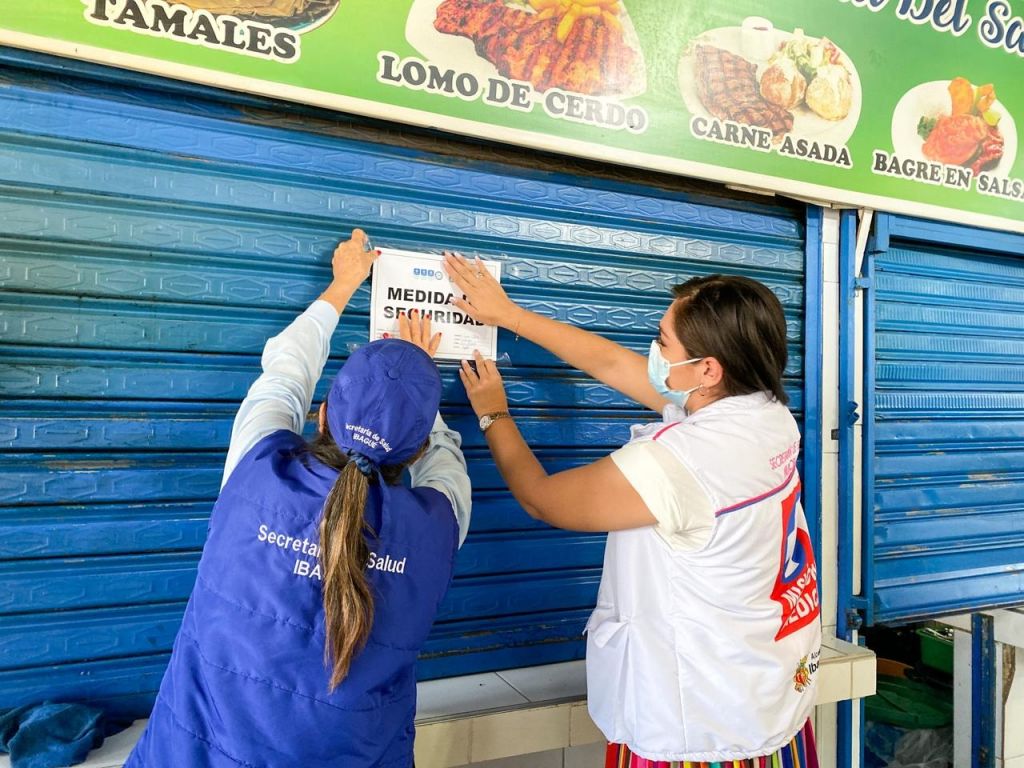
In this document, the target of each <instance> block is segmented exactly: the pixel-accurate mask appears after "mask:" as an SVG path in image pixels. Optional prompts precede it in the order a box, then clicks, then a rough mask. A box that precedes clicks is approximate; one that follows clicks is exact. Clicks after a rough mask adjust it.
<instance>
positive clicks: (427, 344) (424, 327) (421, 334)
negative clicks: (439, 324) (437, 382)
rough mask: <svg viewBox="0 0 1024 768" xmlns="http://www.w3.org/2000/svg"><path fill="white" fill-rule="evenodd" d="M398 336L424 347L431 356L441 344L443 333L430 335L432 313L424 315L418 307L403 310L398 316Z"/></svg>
mask: <svg viewBox="0 0 1024 768" xmlns="http://www.w3.org/2000/svg"><path fill="white" fill-rule="evenodd" d="M398 337H399V338H400V339H401V340H402V341H408V342H409V343H410V344H415V345H416V346H417V347H419V348H420V349H422V350H423V351H424V352H426V353H427V354H428V355H430V357H431V358H433V357H434V355H435V354H437V348H438V347H439V346H441V334H440V332H438V333H435V334H434V335H433V336H431V335H430V315H423V314H421V313H420V311H419V310H418V309H414V310H412V312H403V313H402V314H400V315H399V316H398Z"/></svg>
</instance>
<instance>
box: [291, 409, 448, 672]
mask: <svg viewBox="0 0 1024 768" xmlns="http://www.w3.org/2000/svg"><path fill="white" fill-rule="evenodd" d="M428 444H429V440H428V441H427V443H424V444H423V448H421V449H420V452H419V453H417V454H416V455H415V456H413V457H412V458H410V459H408V460H406V461H404V462H403V463H401V464H392V465H385V466H382V467H381V468H380V474H379V475H376V474H374V475H370V476H367V475H364V474H363V473H362V472H361V471H360V470H359V467H358V466H356V462H355V461H354V460H352V459H350V458H349V457H348V456H346V455H345V454H344V453H342V451H341V449H340V448H339V447H338V444H337V443H335V442H334V438H332V437H331V433H330V430H329V429H328V427H327V425H326V423H325V424H324V425H323V429H322V431H321V432H320V434H319V435H317V436H316V437H315V438H314V439H313V441H312V442H310V444H309V455H310V456H311V457H312V458H314V459H316V460H317V461H319V462H320V463H322V464H325V465H327V466H328V467H333V468H334V469H337V470H338V479H337V480H335V481H334V486H333V487H332V488H331V492H330V493H329V494H327V499H326V501H325V502H324V510H323V515H322V517H321V518H320V572H321V573H322V574H323V581H322V582H321V592H322V595H323V605H324V630H325V635H326V640H325V642H324V664H325V665H326V666H327V667H328V668H329V669H330V670H331V678H330V683H329V685H328V690H329V691H333V690H334V689H335V688H337V687H338V686H339V685H341V683H342V681H343V680H344V679H345V677H346V676H348V672H349V668H350V667H351V666H352V659H353V658H355V656H356V654H358V653H359V652H360V651H361V650H362V649H363V646H364V645H366V640H367V638H368V637H369V636H370V630H371V629H372V628H373V590H372V589H371V588H370V582H369V579H367V578H366V564H367V562H368V561H369V559H370V548H369V546H367V544H366V539H367V537H370V538H376V536H377V532H376V531H374V530H373V528H372V527H371V526H370V525H369V524H368V523H367V522H366V500H367V498H368V497H369V494H370V485H371V484H374V483H377V482H384V483H387V484H388V485H395V484H396V483H398V482H399V481H400V480H401V477H402V472H403V471H404V470H405V468H406V467H407V466H408V465H409V464H412V463H413V462H414V461H416V459H418V458H419V457H420V456H421V455H422V453H423V451H424V450H425V449H426V447H427V445H428ZM378 478H379V479H378Z"/></svg>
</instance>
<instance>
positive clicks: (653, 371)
mask: <svg viewBox="0 0 1024 768" xmlns="http://www.w3.org/2000/svg"><path fill="white" fill-rule="evenodd" d="M703 359H704V358H703V357H693V358H690V359H689V360H683V361H682V362H679V363H670V362H669V361H668V360H666V359H665V356H664V355H663V354H662V353H661V347H659V346H658V340H657V339H655V340H654V341H652V342H651V351H650V353H648V355H647V378H648V380H649V381H650V382H651V386H652V387H654V390H655V391H656V392H657V393H658V394H659V395H661V396H662V397H664V398H665V399H666V400H668V401H669V402H671V403H674V404H675V405H678V406H679V407H680V408H685V407H686V401H687V400H689V399H690V393H691V392H696V391H697V390H698V389H700V385H699V384H698V385H697V386H696V387H692V388H691V389H669V386H668V375H669V373H670V372H671V370H672V369H673V368H675V367H676V366H677V365H691V364H693V363H699V362H700V361H701V360H703Z"/></svg>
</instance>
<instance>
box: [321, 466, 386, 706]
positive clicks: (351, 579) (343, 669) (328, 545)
mask: <svg viewBox="0 0 1024 768" xmlns="http://www.w3.org/2000/svg"><path fill="white" fill-rule="evenodd" d="M369 491H370V481H369V478H368V477H367V476H366V475H364V474H363V473H362V472H360V471H359V469H358V467H356V464H355V462H354V461H349V462H347V463H346V464H345V466H343V467H342V468H341V471H340V472H339V473H338V479H337V480H336V481H335V483H334V487H333V488H331V492H330V493H329V494H328V496H327V501H326V503H325V504H324V512H323V517H322V518H321V520H320V562H321V564H322V572H323V583H322V591H323V601H324V627H325V630H326V636H327V640H326V642H325V643H324V663H325V664H327V665H328V666H329V667H330V668H331V680H330V685H329V690H332V691H333V690H334V689H335V688H337V687H338V685H339V684H340V683H341V681H342V680H344V679H345V677H346V676H347V675H348V670H349V667H350V666H351V664H352V658H353V657H354V656H355V655H356V654H357V653H359V651H361V650H362V648H363V646H364V645H365V644H366V639H367V637H369V635H370V629H371V627H372V626H373V592H372V591H371V590H370V584H369V582H368V581H367V578H366V563H367V560H368V559H369V557H370V549H369V547H368V546H367V544H366V534H367V533H369V534H370V535H375V534H374V531H373V530H372V529H371V528H370V526H369V525H367V523H366V518H365V514H364V513H365V510H366V498H367V496H368V495H369Z"/></svg>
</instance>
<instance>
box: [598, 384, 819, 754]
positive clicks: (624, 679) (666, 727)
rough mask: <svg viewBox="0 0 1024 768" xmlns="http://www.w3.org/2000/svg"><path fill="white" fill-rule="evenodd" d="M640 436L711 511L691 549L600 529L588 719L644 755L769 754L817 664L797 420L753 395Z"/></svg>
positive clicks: (649, 534) (644, 531) (789, 730)
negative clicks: (710, 525)
mask: <svg viewBox="0 0 1024 768" xmlns="http://www.w3.org/2000/svg"><path fill="white" fill-rule="evenodd" d="M673 412H674V413H673ZM673 415H676V416H682V415H683V414H682V412H681V411H680V410H679V409H676V408H672V407H671V406H670V407H669V408H668V409H666V414H665V421H666V422H669V421H670V419H671V418H672V416H673ZM640 440H657V441H658V442H659V443H661V444H662V445H665V446H666V447H668V448H669V449H670V450H671V451H672V453H673V455H674V456H676V457H677V458H678V459H679V462H680V464H681V465H682V466H684V467H686V468H687V469H689V471H690V472H691V473H692V474H693V475H694V477H695V478H696V479H697V480H698V482H699V483H700V484H701V485H702V486H703V487H704V489H705V491H706V492H707V495H708V497H709V498H710V499H711V501H712V504H713V505H714V508H715V509H716V510H718V511H717V513H716V519H715V525H714V531H713V533H712V534H711V538H710V540H709V542H708V543H707V545H706V546H704V548H703V549H701V550H698V551H696V552H680V551H677V550H673V549H671V548H670V547H669V546H668V544H667V543H666V542H665V540H664V539H663V538H662V537H661V536H659V535H658V534H657V533H656V532H655V529H654V528H653V527H652V528H637V529H633V530H629V531H619V532H613V533H610V534H609V535H608V544H607V548H606V550H605V558H604V573H603V575H602V578H601V589H600V592H599V594H598V599H597V608H596V609H595V610H594V613H593V615H592V616H591V618H590V621H589V622H588V623H587V689H588V691H587V693H588V701H589V709H590V715H591V717H592V718H593V720H594V722H595V723H596V724H597V726H598V727H599V728H600V729H601V731H602V732H603V733H604V735H605V737H607V739H608V740H609V741H612V742H616V743H624V744H627V745H628V746H629V747H630V749H631V750H633V751H634V752H635V753H636V754H637V755H640V756H641V757H645V758H648V759H651V760H693V761H707V762H714V761H723V760H739V759H743V758H747V757H756V756H760V755H766V754H770V753H772V752H774V751H776V750H777V749H779V748H780V747H782V746H783V745H785V744H786V743H787V742H788V741H789V740H790V739H792V738H793V736H795V735H796V733H797V732H798V731H799V730H800V729H801V727H803V725H804V722H805V721H806V720H807V718H808V717H809V716H810V714H811V711H812V710H813V707H814V680H815V677H816V676H815V672H816V671H817V668H818V663H819V661H820V658H819V656H820V646H821V622H820V617H819V608H818V586H817V570H816V566H815V563H814V554H813V550H812V547H811V541H810V537H809V535H808V532H807V520H806V518H805V517H804V512H803V507H802V506H801V504H800V479H799V476H798V475H797V473H796V458H797V453H798V452H799V447H800V435H799V432H798V430H797V425H796V422H795V421H794V419H793V416H792V415H791V414H790V413H789V410H788V409H787V408H786V407H785V406H783V405H782V404H780V403H778V402H775V401H773V400H770V399H769V398H768V397H767V396H766V395H765V394H763V393H758V394H753V395H743V396H739V397H729V398H726V399H724V400H719V401H717V402H715V403H712V404H711V405H709V406H706V407H704V408H702V409H701V410H699V411H697V412H696V413H695V414H693V415H692V416H689V417H687V418H684V419H683V420H682V421H679V422H675V423H661V424H654V425H647V426H643V427H634V428H633V441H640Z"/></svg>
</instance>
